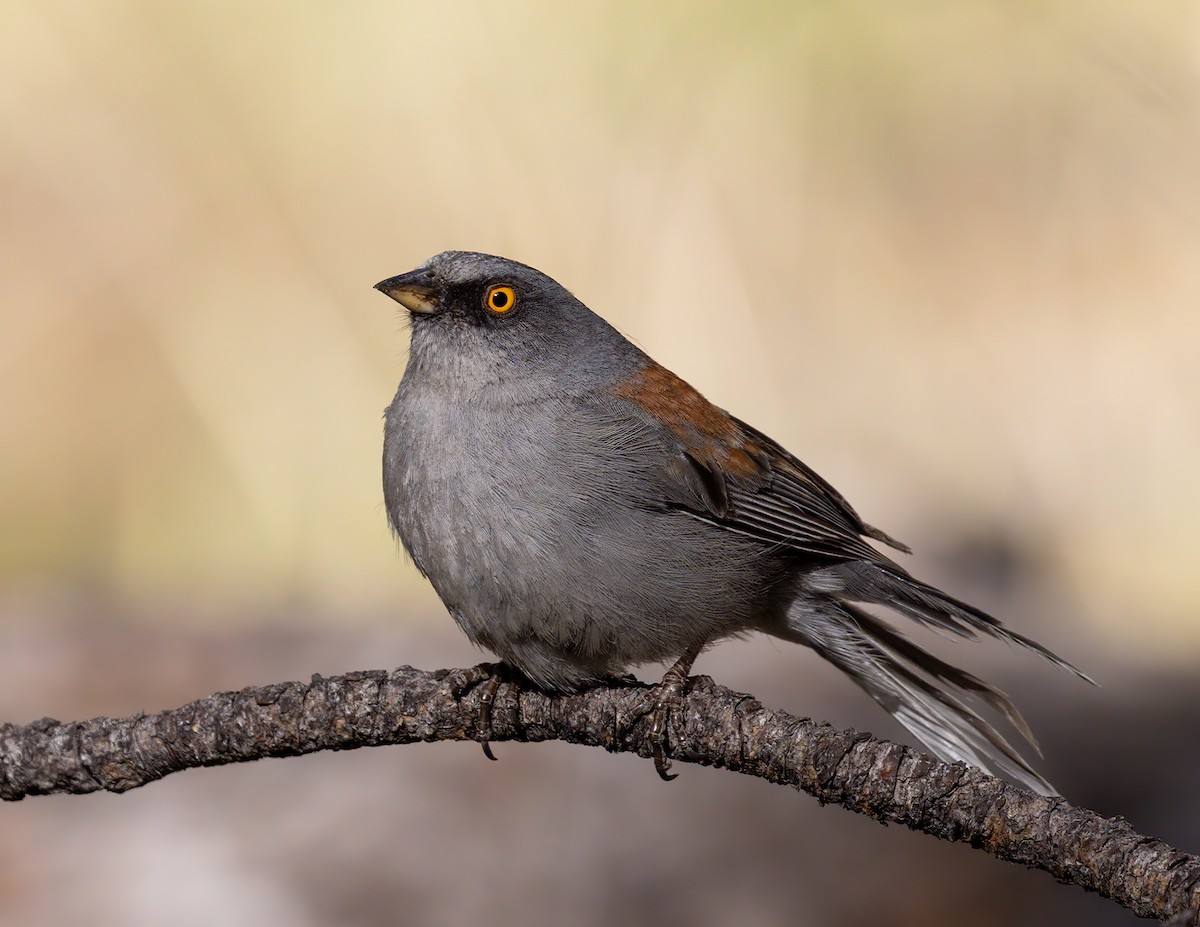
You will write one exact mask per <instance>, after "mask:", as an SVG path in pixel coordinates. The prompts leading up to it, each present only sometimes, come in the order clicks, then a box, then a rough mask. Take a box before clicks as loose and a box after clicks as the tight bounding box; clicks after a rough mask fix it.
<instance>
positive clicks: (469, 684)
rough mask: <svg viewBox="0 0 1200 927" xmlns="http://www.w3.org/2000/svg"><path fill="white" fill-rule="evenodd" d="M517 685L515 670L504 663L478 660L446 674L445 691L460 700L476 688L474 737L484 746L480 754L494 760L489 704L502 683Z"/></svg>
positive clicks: (490, 704) (494, 700)
mask: <svg viewBox="0 0 1200 927" xmlns="http://www.w3.org/2000/svg"><path fill="white" fill-rule="evenodd" d="M505 682H507V683H510V684H511V685H514V686H518V687H519V686H520V681H519V679H518V677H517V674H516V672H515V671H514V670H513V669H512V667H510V666H509V665H508V664H507V663H480V664H478V665H477V666H472V667H469V668H468V669H461V670H455V671H454V672H452V673H451V674H450V675H449V676H447V677H446V685H445V690H446V692H447V694H448V695H450V696H451V697H452V698H454V699H455V700H460V699H461V698H462V697H463V696H464V695H466V694H467V693H468V692H469V691H471V689H474V688H475V687H476V686H478V687H479V716H478V717H477V718H476V719H475V740H476V741H477V742H478V743H479V745H480V746H481V747H483V755H484V756H486V757H487V758H488V759H489V760H493V761H495V759H496V754H494V753H492V745H491V743H490V742H489V739H490V737H491V733H492V707H493V706H494V705H495V703H496V693H497V691H498V690H499V689H500V685H501V683H505Z"/></svg>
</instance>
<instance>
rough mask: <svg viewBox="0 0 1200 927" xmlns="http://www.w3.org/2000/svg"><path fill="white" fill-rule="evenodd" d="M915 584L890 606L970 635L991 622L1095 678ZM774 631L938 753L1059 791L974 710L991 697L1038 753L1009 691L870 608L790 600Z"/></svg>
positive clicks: (828, 600)
mask: <svg viewBox="0 0 1200 927" xmlns="http://www.w3.org/2000/svg"><path fill="white" fill-rule="evenodd" d="M896 579H897V580H900V581H901V582H903V581H905V580H908V579H909V578H908V577H907V575H900V576H897V577H896ZM911 582H912V583H914V584H915V587H914V588H915V590H916V591H915V593H914V594H913V595H912V597H910V598H903V597H901V598H900V600H899V601H897V599H896V598H895V597H893V598H891V599H890V600H889V601H887V602H886V603H885V604H887V605H889V606H890V607H892V608H895V609H897V610H898V611H901V612H902V613H904V614H907V615H909V616H910V617H913V618H915V619H917V620H919V621H922V622H923V623H926V624H931V625H933V626H935V627H939V628H945V629H946V630H951V631H953V632H954V633H957V634H961V635H964V636H970V637H973V636H975V635H974V631H975V630H984V631H985V632H986V633H989V634H991V635H993V636H996V637H1001V638H1003V639H1006V640H1010V641H1012V642H1014V643H1018V644H1020V645H1022V646H1025V647H1029V648H1030V649H1033V650H1035V651H1036V652H1037V653H1039V654H1041V655H1042V656H1044V657H1046V658H1047V659H1049V660H1051V661H1052V662H1054V663H1056V664H1058V665H1061V666H1063V667H1065V668H1067V669H1069V670H1072V671H1073V672H1075V673H1077V674H1078V675H1080V676H1082V677H1083V678H1084V679H1087V678H1088V677H1086V676H1084V674H1083V673H1080V672H1079V671H1078V670H1076V669H1075V668H1074V667H1073V666H1071V665H1070V664H1068V663H1066V661H1064V660H1061V659H1060V658H1058V657H1057V656H1055V655H1054V654H1052V653H1051V652H1050V651H1048V650H1046V649H1045V648H1044V647H1042V646H1041V645H1039V644H1036V643H1034V642H1033V641H1030V640H1029V639H1028V638H1024V637H1022V636H1020V635H1017V634H1015V633H1014V632H1011V631H1008V629H1007V628H1004V627H1003V626H1002V625H1000V623H999V622H998V621H996V620H995V619H994V618H991V616H988V615H985V614H984V613H983V612H979V611H978V610H976V609H973V608H971V607H970V606H967V605H965V604H964V603H960V602H958V601H957V600H954V599H951V598H950V597H949V596H946V595H945V594H943V593H941V592H939V591H938V590H936V589H934V588H933V587H932V586H926V585H925V584H920V583H917V581H916V580H911ZM823 591H833V590H832V589H827V590H823ZM840 591H842V592H843V595H847V596H848V597H850V598H854V599H858V600H859V601H871V600H872V599H874V598H875V597H874V596H871V597H866V598H859V597H858V596H856V595H853V594H852V593H851V592H850V590H849V589H843V590H840ZM892 592H893V594H894V592H895V590H892ZM913 599H915V600H916V601H915V602H914V601H913ZM968 618H970V619H971V620H968ZM983 619H986V621H984V620H983ZM964 624H965V626H964ZM980 625H982V626H980ZM775 634H776V635H777V636H779V637H783V638H785V639H787V640H792V641H795V642H796V643H801V644H805V645H807V646H809V647H811V648H813V649H814V650H815V651H817V653H819V654H820V655H821V656H823V657H824V658H825V659H827V660H828V661H829V662H831V663H832V664H833V665H834V666H836V667H837V668H838V669H840V670H841V671H842V672H844V673H846V675H848V676H849V677H850V678H851V679H853V680H854V681H855V682H856V683H857V684H858V685H859V686H860V687H861V688H862V689H863V690H865V691H866V693H867V694H868V695H870V696H871V698H873V699H874V700H875V701H876V702H877V703H878V704H879V705H880V706H881V707H882V708H883V709H884V710H885V711H887V712H888V713H889V714H891V715H892V716H893V717H894V718H895V719H896V720H897V721H899V722H900V723H901V724H902V725H904V726H905V727H906V728H908V730H909V731H910V732H912V734H913V736H914V737H916V738H917V739H918V740H920V741H921V742H922V743H923V744H925V746H926V747H928V748H929V749H930V750H932V751H933V752H934V753H935V754H936V755H937V756H938V757H940V758H941V759H943V760H946V761H947V762H954V761H956V760H961V761H963V762H966V763H970V764H973V765H975V766H978V767H980V768H982V769H984V770H986V771H987V772H990V773H992V774H993V775H1002V776H1007V777H1009V778H1011V779H1013V780H1014V781H1016V782H1019V783H1021V784H1022V785H1024V786H1026V787H1027V788H1030V789H1032V790H1033V791H1035V792H1038V793H1040V794H1043V795H1056V794H1057V792H1056V791H1055V789H1054V787H1053V786H1052V785H1051V784H1050V783H1049V782H1047V781H1046V780H1045V779H1044V778H1043V777H1042V776H1041V775H1039V774H1038V773H1037V772H1036V771H1035V770H1034V769H1033V767H1032V766H1030V765H1029V763H1028V762H1026V761H1025V759H1024V758H1023V757H1022V756H1021V755H1020V754H1019V753H1018V752H1017V751H1016V750H1015V749H1014V748H1013V747H1012V745H1011V744H1009V742H1008V741H1007V740H1005V739H1004V737H1003V736H1002V735H1001V734H1000V732H999V731H997V730H996V728H995V727H993V726H992V724H991V723H989V722H988V721H987V720H986V719H984V717H983V716H981V715H980V714H979V713H978V712H977V711H976V710H975V708H976V707H978V706H980V705H986V706H988V707H990V708H992V709H994V710H995V711H997V712H999V713H1000V714H1001V715H1003V716H1004V717H1005V718H1006V719H1007V720H1008V721H1009V722H1010V723H1011V724H1012V725H1013V727H1015V728H1016V729H1017V730H1018V731H1019V732H1020V733H1021V734H1022V736H1024V738H1025V739H1026V740H1027V741H1029V743H1030V745H1031V746H1032V747H1033V748H1034V750H1037V751H1038V753H1039V755H1040V750H1038V746H1037V741H1036V740H1035V739H1034V737H1033V732H1032V731H1031V730H1030V729H1029V725H1028V724H1026V723H1025V719H1024V718H1022V717H1021V714H1020V712H1019V711H1017V708H1016V706H1015V705H1014V704H1013V703H1012V701H1011V700H1010V699H1009V698H1008V696H1007V695H1005V694H1004V693H1003V692H1001V691H1000V690H999V689H996V688H995V687H993V686H991V685H988V684H987V683H986V682H984V681H983V680H981V679H979V678H978V677H976V676H973V675H971V674H970V673H968V672H966V671H964V670H961V669H958V668H957V667H955V666H952V665H950V664H949V663H946V662H945V661H944V660H941V659H939V658H938V657H936V656H934V655H933V654H931V653H929V652H928V651H926V650H924V649H922V648H921V647H919V646H917V645H916V644H914V643H913V642H912V641H910V640H909V639H908V638H906V637H905V636H904V635H902V634H900V633H899V632H898V631H896V630H895V629H893V628H892V627H890V626H889V625H888V624H886V623H885V622H883V621H881V620H880V619H878V618H876V617H875V616H874V615H872V614H870V613H869V612H867V611H865V610H863V609H861V608H859V607H857V606H856V605H853V604H851V603H849V602H846V601H844V600H843V599H842V598H841V597H834V596H832V595H817V596H801V598H799V599H797V601H796V602H795V603H794V604H793V605H792V608H791V610H790V611H789V613H788V616H787V621H786V625H785V628H784V629H782V630H776V631H775ZM1089 681H1090V680H1089Z"/></svg>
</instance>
